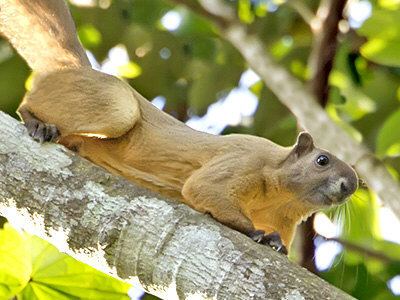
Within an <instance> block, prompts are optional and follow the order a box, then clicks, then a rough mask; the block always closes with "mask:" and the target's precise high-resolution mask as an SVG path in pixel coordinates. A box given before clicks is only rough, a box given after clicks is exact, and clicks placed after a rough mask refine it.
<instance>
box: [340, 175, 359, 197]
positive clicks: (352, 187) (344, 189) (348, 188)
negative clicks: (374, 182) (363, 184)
mask: <svg viewBox="0 0 400 300" xmlns="http://www.w3.org/2000/svg"><path fill="white" fill-rule="evenodd" d="M356 189H357V184H353V182H352V180H348V179H347V180H346V179H344V180H342V181H341V183H340V191H341V193H342V195H343V196H344V197H347V196H350V195H351V194H353V193H354V192H355V191H356Z"/></svg>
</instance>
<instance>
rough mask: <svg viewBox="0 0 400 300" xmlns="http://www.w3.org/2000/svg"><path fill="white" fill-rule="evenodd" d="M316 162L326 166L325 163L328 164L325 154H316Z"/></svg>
mask: <svg viewBox="0 0 400 300" xmlns="http://www.w3.org/2000/svg"><path fill="white" fill-rule="evenodd" d="M316 162H317V164H318V165H320V166H326V165H327V164H329V158H328V156H326V155H320V156H318V158H317V160H316Z"/></svg>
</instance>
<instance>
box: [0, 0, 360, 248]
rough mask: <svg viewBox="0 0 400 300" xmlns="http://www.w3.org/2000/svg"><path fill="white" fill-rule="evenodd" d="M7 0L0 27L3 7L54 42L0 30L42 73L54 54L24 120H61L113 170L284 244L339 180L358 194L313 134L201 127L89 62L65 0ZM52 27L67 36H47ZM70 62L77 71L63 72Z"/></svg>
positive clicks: (64, 131) (326, 201) (77, 143)
mask: <svg viewBox="0 0 400 300" xmlns="http://www.w3.org/2000/svg"><path fill="white" fill-rule="evenodd" d="M2 1H3V0H0V10H1V11H3V12H2V13H0V25H3V26H4V22H5V23H6V25H7V26H8V27H10V26H9V21H7V20H5V15H6V17H10V16H11V15H13V14H14V13H13V14H11V13H7V11H8V12H10V11H18V12H19V13H21V14H22V15H23V17H24V18H27V19H28V20H27V21H26V24H27V25H26V26H28V25H29V26H30V24H36V25H35V26H34V30H35V31H39V36H40V38H39V39H44V40H45V41H46V43H47V45H50V47H49V48H48V49H47V51H44V52H45V53H42V52H39V54H38V56H37V54H36V53H35V54H32V52H31V51H30V50H35V47H34V46H32V43H31V42H26V41H25V39H26V37H25V36H24V35H23V34H16V33H15V32H14V31H10V30H8V31H7V30H4V28H3V30H2V31H3V32H4V33H5V34H6V36H7V37H8V38H10V39H11V41H12V42H13V44H14V46H15V47H16V48H17V50H19V52H20V53H21V54H22V55H23V56H24V57H25V58H26V59H27V60H28V61H29V62H30V65H31V66H32V67H33V68H35V69H37V70H39V71H43V68H44V69H46V67H45V63H44V60H47V59H50V60H51V59H55V61H56V62H55V63H53V64H52V67H51V68H49V70H50V71H52V72H44V73H43V72H42V74H41V76H39V77H38V79H37V80H35V83H34V86H33V89H32V91H31V92H30V93H28V94H27V95H26V97H25V98H24V100H23V102H22V104H21V106H20V108H19V112H20V114H21V116H22V118H23V119H24V120H25V121H26V120H29V119H30V118H32V117H36V118H38V119H40V120H41V121H43V122H45V123H50V124H55V125H56V126H57V128H58V129H59V130H60V133H61V137H60V140H59V142H60V143H62V144H64V145H65V146H67V147H69V148H71V149H74V150H76V151H78V152H79V154H80V155H82V156H84V157H86V158H88V159H90V160H91V161H93V162H94V163H96V164H98V165H100V166H103V167H104V168H106V169H107V170H109V171H111V172H112V173H115V174H119V175H122V176H124V177H126V178H128V179H129V180H131V181H133V182H136V183H138V184H140V185H143V186H145V187H148V188H149V189H151V190H153V191H156V192H159V193H161V194H162V195H166V196H168V197H172V198H176V199H179V200H181V201H183V202H184V203H186V204H188V205H189V206H191V207H193V208H194V209H197V210H198V211H200V212H204V213H210V214H211V215H212V216H213V217H214V218H216V219H217V220H219V221H220V222H222V223H224V224H226V225H227V226H230V227H232V228H234V229H237V230H239V231H241V232H244V233H247V234H248V233H250V232H251V231H254V229H261V230H264V231H265V232H267V233H270V232H273V231H277V232H279V233H280V235H281V237H282V240H283V243H284V244H285V245H286V246H287V247H289V246H290V243H291V241H292V238H293V232H294V229H295V227H296V225H297V224H298V223H299V222H300V221H301V220H302V219H303V218H304V217H306V216H308V215H309V214H310V213H311V212H313V211H315V210H317V209H318V208H321V207H324V206H326V205H330V204H331V203H332V202H334V201H338V202H339V200H337V199H339V198H338V197H339V196H338V195H339V194H338V193H339V192H338V189H340V187H341V184H340V183H341V182H342V181H343V180H344V182H347V181H348V182H349V183H351V184H350V187H351V189H352V190H351V192H353V191H354V188H355V187H356V183H354V182H356V181H355V180H356V178H357V177H356V175H355V173H354V171H353V170H352V169H351V168H350V167H349V166H348V165H346V164H345V163H344V162H342V161H340V160H339V159H337V158H336V157H334V156H333V155H331V154H329V153H327V152H326V151H324V150H321V149H318V148H315V147H314V145H313V143H312V138H311V136H309V135H308V134H302V135H300V136H299V138H298V141H297V143H296V145H295V146H293V147H288V148H286V147H281V146H279V145H276V144H274V143H272V142H271V141H269V140H267V139H263V138H259V137H254V136H248V135H229V136H214V135H210V134H206V133H202V132H198V131H195V130H193V129H191V128H189V127H187V126H186V125H185V124H183V123H181V122H179V121H177V120H176V119H174V118H172V117H171V116H169V115H167V114H165V113H164V112H162V111H160V110H158V109H157V108H156V107H154V106H153V105H152V104H151V103H149V102H148V101H147V100H146V99H145V98H143V97H142V96H141V95H140V94H139V93H137V92H136V91H135V90H134V89H132V88H131V87H130V86H129V85H127V84H125V83H124V82H122V81H120V80H118V79H116V78H114V77H112V76H109V75H105V74H102V73H100V72H97V71H94V70H92V69H90V68H88V67H87V63H86V59H83V58H82V55H83V54H82V53H84V52H83V49H82V48H81V46H80V44H79V42H78V40H77V39H76V38H72V36H75V29H74V27H73V24H72V20H71V19H70V16H69V14H68V12H67V11H65V10H66V8H65V5H64V3H63V2H62V1H58V0H51V1H50V0H47V1H46V0H34V1H30V2H28V1H22V0H21V1H16V0H13V1H11V2H7V3H6V4H5V3H4V2H2ZM9 3H12V4H10V5H8V4H9ZM28 3H30V4H29V5H28ZM34 4H38V5H39V8H40V9H42V10H43V11H42V12H43V13H44V14H45V20H46V22H43V21H42V20H41V19H40V18H41V16H38V15H37V12H35V11H33V12H28V11H27V7H30V5H34ZM4 8H6V9H4ZM48 10H51V12H57V11H58V13H49V11H48ZM4 11H6V13H4ZM12 17H13V18H14V17H15V16H12ZM4 20H5V21H4ZM64 22H66V23H67V26H65V27H63V26H62V24H64ZM37 24H40V25H37ZM46 24H50V25H49V26H50V28H47V27H46ZM71 24H72V25H71ZM7 26H6V27H7ZM11 27H12V26H11ZM54 28H57V30H58V31H60V32H62V33H63V34H61V37H63V39H64V38H65V40H61V41H58V40H57V38H55V36H54V35H52V34H50V35H49V34H48V33H49V32H51V31H52V30H53V29H54ZM8 29H9V28H8ZM19 30H21V32H26V31H27V28H26V27H24V26H23V28H19ZM58 55H59V56H60V57H58V58H55V56H58ZM50 64H51V62H50ZM68 65H70V66H71V69H65V66H68ZM54 69H56V71H54ZM93 136H95V137H93ZM319 153H326V154H327V155H329V156H330V158H331V164H330V165H329V166H328V167H324V168H320V167H319V166H316V164H315V158H316V157H317V156H318V155H319ZM340 180H342V181H340ZM340 201H341V200H340Z"/></svg>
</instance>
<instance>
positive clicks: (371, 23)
mask: <svg viewBox="0 0 400 300" xmlns="http://www.w3.org/2000/svg"><path fill="white" fill-rule="evenodd" d="M358 32H359V33H360V34H361V35H364V36H366V37H367V38H368V42H367V43H365V44H364V45H363V46H362V47H361V49H360V52H361V54H362V55H363V56H365V57H366V58H368V59H370V60H372V61H374V62H377V63H380V64H384V65H389V66H397V67H398V66H400V56H399V55H398V53H399V52H400V10H375V11H374V12H373V14H372V16H371V17H370V18H369V19H368V20H367V21H366V22H365V23H364V24H363V26H362V27H361V28H360V29H359V30H358Z"/></svg>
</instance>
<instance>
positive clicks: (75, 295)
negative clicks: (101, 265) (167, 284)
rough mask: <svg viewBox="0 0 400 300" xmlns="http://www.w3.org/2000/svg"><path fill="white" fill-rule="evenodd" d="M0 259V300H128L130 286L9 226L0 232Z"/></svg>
mask: <svg viewBox="0 0 400 300" xmlns="http://www.w3.org/2000/svg"><path fill="white" fill-rule="evenodd" d="M0 258H2V259H0V299H6V298H11V297H12V296H14V295H17V294H18V297H19V299H29V300H31V299H40V300H43V299H128V296H127V292H128V289H129V288H130V285H129V284H127V283H124V282H122V281H119V280H116V279H114V278H112V277H110V276H108V275H106V274H103V273H101V272H99V271H97V270H95V269H93V268H92V267H90V266H88V265H85V264H83V263H81V262H78V261H77V260H75V259H73V258H72V257H70V256H68V255H66V254H64V253H60V252H59V251H58V250H57V248H55V247H54V246H52V245H50V244H49V243H47V242H46V241H44V240H42V239H40V238H38V237H35V236H31V235H29V234H27V233H19V232H17V231H16V230H15V229H13V228H11V226H10V225H8V224H6V225H5V226H4V229H2V230H0ZM4 258H5V259H4Z"/></svg>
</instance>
